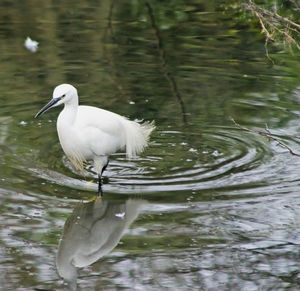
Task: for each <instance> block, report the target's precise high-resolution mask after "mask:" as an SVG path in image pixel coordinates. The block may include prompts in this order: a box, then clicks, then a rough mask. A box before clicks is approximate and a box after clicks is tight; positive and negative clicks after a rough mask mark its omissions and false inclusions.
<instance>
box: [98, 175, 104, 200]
mask: <svg viewBox="0 0 300 291" xmlns="http://www.w3.org/2000/svg"><path fill="white" fill-rule="evenodd" d="M98 196H103V191H102V178H101V175H98Z"/></svg>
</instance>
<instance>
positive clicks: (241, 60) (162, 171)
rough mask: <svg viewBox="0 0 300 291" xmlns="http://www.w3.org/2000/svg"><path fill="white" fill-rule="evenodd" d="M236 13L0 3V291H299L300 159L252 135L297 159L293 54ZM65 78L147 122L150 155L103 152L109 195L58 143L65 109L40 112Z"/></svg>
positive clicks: (211, 4) (157, 5)
mask: <svg viewBox="0 0 300 291" xmlns="http://www.w3.org/2000/svg"><path fill="white" fill-rule="evenodd" d="M245 15H247V14H245V13H244V12H242V11H241V10H240V9H235V5H234V1H228V4H224V2H223V1H196V0H189V1H183V0H172V1H169V2H168V5H166V4H164V1H162V2H159V1H149V2H148V1H146V2H143V1H137V0H132V1H114V0H104V1H97V0H94V1H92V0H90V1H82V2H79V1H63V2H59V1H50V0H46V1H42V2H39V1H34V0H29V1H26V4H25V3H23V2H12V1H3V2H1V4H0V21H1V25H0V39H1V54H0V65H1V70H0V80H1V82H0V100H1V107H0V121H1V122H0V153H1V154H0V163H1V167H0V171H1V172H0V173H1V175H0V178H1V182H0V229H1V232H0V263H1V264H0V289H1V290H76V289H77V290H119V289H124V290H169V289H170V290H286V289H288V290H296V289H297V288H299V286H300V264H299V241H300V229H299V226H300V177H299V173H300V158H299V157H297V156H295V155H292V154H291V153H290V152H289V151H288V149H287V148H285V147H282V146H280V145H278V142H277V141H276V140H270V139H267V138H265V137H264V136H262V135H260V134H257V133H255V132H251V131H263V132H267V133H268V132H269V131H270V132H272V133H273V134H274V136H276V139H278V140H280V141H282V142H284V143H285V144H286V145H288V146H289V148H291V149H292V150H293V151H294V152H296V153H300V140H299V138H300V137H299V131H300V123H299V119H300V105H299V101H300V82H299V81H300V62H299V57H300V53H299V51H298V52H297V51H294V52H291V51H289V50H288V49H286V50H284V49H282V48H280V47H276V46H275V47H274V46H273V47H272V45H270V46H269V48H268V49H269V58H268V57H267V56H266V50H265V42H264V36H263V35H262V34H261V31H260V27H259V23H258V22H257V21H255V20H253V19H252V20H251V19H250V16H249V15H248V17H249V19H245V17H246V16H245ZM27 36H30V37H31V38H32V39H33V40H36V41H38V42H39V46H38V49H37V51H36V52H31V51H29V50H27V49H26V48H25V47H24V41H25V39H26V37H27ZM61 83H70V84H72V85H73V86H75V87H76V88H77V90H78V92H79V97H80V102H81V104H86V105H92V106H97V107H101V108H104V109H107V110H110V111H113V112H116V113H118V114H121V115H124V116H126V117H128V118H130V119H132V120H148V121H152V120H154V121H155V123H156V127H157V128H156V130H155V132H153V134H152V136H151V142H150V145H149V147H148V148H147V150H146V151H145V152H144V153H143V154H141V155H140V156H139V157H137V158H135V159H132V160H127V159H126V157H125V156H124V155H123V154H122V153H118V154H115V155H113V156H112V157H111V159H110V164H109V166H108V168H107V170H106V171H105V173H104V175H105V179H104V185H103V192H104V194H103V197H102V198H101V197H97V196H96V189H97V174H96V172H95V170H94V168H93V167H92V166H89V165H87V166H86V168H85V172H84V175H82V174H81V173H78V172H76V171H75V170H74V169H73V167H72V165H71V164H70V162H69V161H68V159H67V158H66V156H65V155H64V153H63V151H62V149H61V147H60V144H59V141H58V137H57V133H56V119H57V116H58V113H59V111H60V110H61V108H55V109H51V110H49V111H48V112H47V113H45V114H44V115H43V116H41V117H40V118H39V119H34V115H35V114H36V113H37V112H38V110H39V109H40V108H41V107H42V106H44V105H45V104H46V103H47V102H48V101H49V100H50V98H51V97H52V91H53V89H54V87H55V86H57V85H59V84H61ZM231 118H234V120H235V121H236V122H237V123H238V124H240V125H241V126H244V127H246V128H249V129H250V130H251V131H246V130H242V129H241V128H239V127H238V126H237V125H236V124H234V123H233V121H232V120H231ZM266 126H267V127H266Z"/></svg>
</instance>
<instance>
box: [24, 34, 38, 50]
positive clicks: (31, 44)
mask: <svg viewBox="0 0 300 291" xmlns="http://www.w3.org/2000/svg"><path fill="white" fill-rule="evenodd" d="M38 45H39V43H38V42H37V41H35V40H32V39H31V38H30V37H29V36H27V38H26V40H25V42H24V46H25V47H26V48H27V49H28V50H29V51H31V52H32V53H35V52H36V51H37V49H38Z"/></svg>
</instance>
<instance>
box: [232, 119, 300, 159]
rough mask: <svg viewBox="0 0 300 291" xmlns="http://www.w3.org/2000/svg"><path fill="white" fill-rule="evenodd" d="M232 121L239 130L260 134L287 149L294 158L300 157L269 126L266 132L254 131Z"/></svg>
mask: <svg viewBox="0 0 300 291" xmlns="http://www.w3.org/2000/svg"><path fill="white" fill-rule="evenodd" d="M230 119H231V121H232V122H233V123H234V124H235V126H237V127H238V128H239V129H241V130H244V131H247V132H250V133H254V134H259V135H260V136H263V137H266V138H267V139H269V140H272V141H275V142H277V143H278V144H279V145H280V146H281V147H283V148H285V149H287V150H288V151H289V152H290V154H291V155H293V156H297V157H300V154H298V153H296V152H294V151H293V150H292V149H291V148H290V147H289V146H288V145H287V144H285V143H284V142H283V141H281V140H280V139H278V138H277V137H276V136H275V135H274V134H272V133H271V131H270V129H269V128H268V126H267V125H266V128H265V131H261V130H253V129H249V128H247V127H244V126H242V125H240V124H238V123H237V122H236V121H235V120H234V119H233V117H230Z"/></svg>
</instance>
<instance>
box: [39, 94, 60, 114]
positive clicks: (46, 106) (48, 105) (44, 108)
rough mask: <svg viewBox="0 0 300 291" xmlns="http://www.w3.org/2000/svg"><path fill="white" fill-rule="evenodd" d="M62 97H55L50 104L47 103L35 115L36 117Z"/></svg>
mask: <svg viewBox="0 0 300 291" xmlns="http://www.w3.org/2000/svg"><path fill="white" fill-rule="evenodd" d="M60 99H61V97H58V98H53V99H52V100H51V101H50V102H49V103H48V104H46V105H45V106H44V107H43V108H42V109H41V110H40V111H39V112H38V113H37V114H36V115H35V116H34V118H38V117H39V116H40V115H42V114H43V113H44V112H45V111H46V110H48V109H49V108H50V107H52V106H53V105H54V104H55V103H57V102H58V101H59V100H60Z"/></svg>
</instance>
